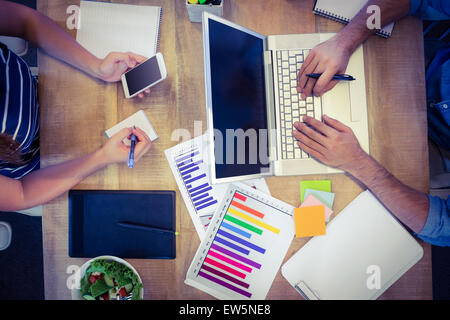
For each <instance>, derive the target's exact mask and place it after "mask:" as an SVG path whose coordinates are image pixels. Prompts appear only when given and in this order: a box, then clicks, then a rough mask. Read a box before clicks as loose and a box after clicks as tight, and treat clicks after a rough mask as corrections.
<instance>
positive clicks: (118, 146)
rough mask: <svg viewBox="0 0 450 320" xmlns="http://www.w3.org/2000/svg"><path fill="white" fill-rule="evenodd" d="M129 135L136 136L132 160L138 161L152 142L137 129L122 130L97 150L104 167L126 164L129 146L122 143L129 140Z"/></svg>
mask: <svg viewBox="0 0 450 320" xmlns="http://www.w3.org/2000/svg"><path fill="white" fill-rule="evenodd" d="M131 134H134V135H135V136H136V147H135V149H134V160H135V161H139V159H140V158H141V157H142V156H143V155H144V154H145V153H146V152H147V151H148V150H149V149H150V148H151V146H152V142H151V140H150V138H149V137H148V136H147V135H146V134H145V132H144V131H142V130H141V129H139V128H124V129H122V130H120V131H119V132H118V133H116V134H115V135H113V136H112V137H111V138H109V139H108V141H107V142H106V143H105V145H104V146H103V147H102V148H101V149H100V150H99V152H100V153H101V155H102V161H104V162H105V164H106V165H108V164H112V163H121V162H126V161H127V159H128V153H129V152H130V146H127V145H125V144H124V143H123V140H124V139H125V138H128V139H130V138H131Z"/></svg>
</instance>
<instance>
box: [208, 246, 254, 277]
mask: <svg viewBox="0 0 450 320" xmlns="http://www.w3.org/2000/svg"><path fill="white" fill-rule="evenodd" d="M208 256H211V257H214V258H216V259H219V260H222V261H223V262H226V263H229V264H231V265H232V266H234V267H236V268H239V269H241V270H244V271H247V272H252V268H250V267H247V266H246V265H243V264H242V263H239V262H237V261H235V260H233V259H230V258H228V257H225V256H224V255H222V254H220V253H217V252H215V251H212V250H209V252H208Z"/></svg>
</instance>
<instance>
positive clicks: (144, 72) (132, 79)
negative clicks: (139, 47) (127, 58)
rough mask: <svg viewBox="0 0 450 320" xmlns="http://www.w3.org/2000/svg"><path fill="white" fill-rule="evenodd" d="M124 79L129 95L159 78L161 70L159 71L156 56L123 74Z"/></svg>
mask: <svg viewBox="0 0 450 320" xmlns="http://www.w3.org/2000/svg"><path fill="white" fill-rule="evenodd" d="M125 79H126V80H127V85H128V92H129V93H130V96H132V95H133V94H135V93H137V92H139V91H141V90H142V89H144V88H146V87H148V86H149V85H151V84H152V83H154V82H155V81H157V80H159V79H161V71H159V66H158V60H157V59H156V56H154V57H152V58H150V59H148V60H146V61H144V62H142V63H141V64H140V65H138V66H137V67H135V68H134V69H131V70H130V71H128V72H127V73H126V74H125Z"/></svg>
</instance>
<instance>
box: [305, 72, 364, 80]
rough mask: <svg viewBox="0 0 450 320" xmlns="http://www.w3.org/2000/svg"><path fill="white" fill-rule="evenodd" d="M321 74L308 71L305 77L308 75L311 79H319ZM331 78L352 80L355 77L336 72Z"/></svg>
mask: <svg viewBox="0 0 450 320" xmlns="http://www.w3.org/2000/svg"><path fill="white" fill-rule="evenodd" d="M321 75H322V74H321V73H308V74H306V76H307V77H310V78H313V79H319V78H320V76H321ZM333 80H344V81H352V80H356V79H355V78H353V77H352V76H351V75H349V74H337V75H335V76H333Z"/></svg>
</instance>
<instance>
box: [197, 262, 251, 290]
mask: <svg viewBox="0 0 450 320" xmlns="http://www.w3.org/2000/svg"><path fill="white" fill-rule="evenodd" d="M202 270H205V271H208V272H210V273H212V274H215V275H216V276H219V277H221V278H224V279H226V280H228V281H230V282H233V283H235V284H237V285H238V286H241V287H243V288H246V289H248V287H249V286H250V285H249V284H248V283H245V282H244V281H241V280H239V279H236V278H234V277H232V276H230V275H228V274H226V273H223V272H221V271H219V270H216V269H214V268H211V267H210V266H207V265H205V264H204V265H203V266H202Z"/></svg>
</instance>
